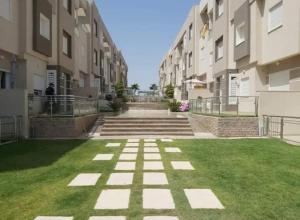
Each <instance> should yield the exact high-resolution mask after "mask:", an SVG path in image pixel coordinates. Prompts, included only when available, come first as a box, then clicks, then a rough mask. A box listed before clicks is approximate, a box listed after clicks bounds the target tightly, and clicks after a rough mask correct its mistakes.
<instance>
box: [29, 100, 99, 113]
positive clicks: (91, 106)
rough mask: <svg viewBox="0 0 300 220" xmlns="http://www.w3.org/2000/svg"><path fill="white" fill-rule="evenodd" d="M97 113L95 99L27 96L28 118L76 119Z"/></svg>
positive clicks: (96, 101)
mask: <svg viewBox="0 0 300 220" xmlns="http://www.w3.org/2000/svg"><path fill="white" fill-rule="evenodd" d="M97 112H98V100H97V99H91V98H86V97H79V96H73V95H56V96H33V95H30V96H28V113H29V115H30V116H45V117H76V116H83V115H89V114H95V113H97Z"/></svg>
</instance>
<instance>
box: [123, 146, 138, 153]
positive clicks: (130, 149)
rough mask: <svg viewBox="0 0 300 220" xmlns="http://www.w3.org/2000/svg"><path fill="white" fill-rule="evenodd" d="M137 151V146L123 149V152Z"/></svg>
mask: <svg viewBox="0 0 300 220" xmlns="http://www.w3.org/2000/svg"><path fill="white" fill-rule="evenodd" d="M137 152H139V149H138V148H131V147H128V148H124V150H123V153H137Z"/></svg>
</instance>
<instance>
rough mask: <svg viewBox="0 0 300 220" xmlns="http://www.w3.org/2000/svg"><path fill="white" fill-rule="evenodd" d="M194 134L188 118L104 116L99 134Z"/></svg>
mask: <svg viewBox="0 0 300 220" xmlns="http://www.w3.org/2000/svg"><path fill="white" fill-rule="evenodd" d="M139 135H147V136H148V135H149V136H153V135H157V136H194V133H193V130H192V128H191V125H190V123H189V120H188V118H130V117H128V118H125V117H106V118H104V124H103V127H102V128H101V131H100V136H139Z"/></svg>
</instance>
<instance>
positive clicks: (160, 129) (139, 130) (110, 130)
mask: <svg viewBox="0 0 300 220" xmlns="http://www.w3.org/2000/svg"><path fill="white" fill-rule="evenodd" d="M101 131H102V132H106V131H107V132H123V131H124V132H126V131H127V132H145V131H147V132H159V131H161V132H173V131H176V132H180V131H182V132H185V131H188V132H193V130H192V129H191V128H168V129H166V128H160V127H156V128H126V127H119V128H106V127H103V128H102V129H101Z"/></svg>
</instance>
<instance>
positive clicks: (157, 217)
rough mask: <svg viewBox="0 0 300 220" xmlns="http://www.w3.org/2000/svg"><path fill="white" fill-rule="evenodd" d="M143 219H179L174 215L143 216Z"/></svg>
mask: <svg viewBox="0 0 300 220" xmlns="http://www.w3.org/2000/svg"><path fill="white" fill-rule="evenodd" d="M144 220H179V218H177V217H175V216H145V217H144Z"/></svg>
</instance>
